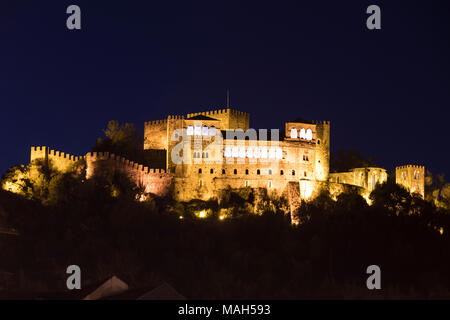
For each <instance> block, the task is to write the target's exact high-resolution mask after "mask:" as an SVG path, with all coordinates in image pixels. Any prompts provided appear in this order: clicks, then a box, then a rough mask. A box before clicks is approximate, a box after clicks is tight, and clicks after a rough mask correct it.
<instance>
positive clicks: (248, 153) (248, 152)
mask: <svg viewBox="0 0 450 320" xmlns="http://www.w3.org/2000/svg"><path fill="white" fill-rule="evenodd" d="M247 158H253V150H252V148H247Z"/></svg>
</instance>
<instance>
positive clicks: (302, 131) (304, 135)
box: [300, 128, 306, 139]
mask: <svg viewBox="0 0 450 320" xmlns="http://www.w3.org/2000/svg"><path fill="white" fill-rule="evenodd" d="M300 139H306V131H305V129H304V128H302V129H301V130H300Z"/></svg>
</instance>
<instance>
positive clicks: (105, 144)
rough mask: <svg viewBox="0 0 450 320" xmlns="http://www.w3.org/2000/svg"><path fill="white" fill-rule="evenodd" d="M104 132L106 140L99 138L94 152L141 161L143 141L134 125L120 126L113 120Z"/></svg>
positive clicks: (93, 149)
mask: <svg viewBox="0 0 450 320" xmlns="http://www.w3.org/2000/svg"><path fill="white" fill-rule="evenodd" d="M103 132H104V134H105V136H106V138H98V139H97V143H96V144H95V146H94V147H93V148H92V151H94V152H105V151H107V152H111V153H114V154H116V155H120V156H122V157H125V158H127V159H129V160H134V161H139V160H141V158H142V146H143V139H142V137H141V136H140V135H139V134H138V132H137V130H136V127H135V126H134V124H132V123H125V124H122V125H120V124H119V122H118V121H117V120H111V121H109V122H108V126H107V128H106V129H105V130H103Z"/></svg>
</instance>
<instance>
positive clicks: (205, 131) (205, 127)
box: [202, 126, 209, 136]
mask: <svg viewBox="0 0 450 320" xmlns="http://www.w3.org/2000/svg"><path fill="white" fill-rule="evenodd" d="M208 134H209V131H208V127H207V126H203V128H202V136H207V135H208Z"/></svg>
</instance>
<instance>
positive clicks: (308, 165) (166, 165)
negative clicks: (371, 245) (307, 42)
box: [31, 109, 424, 201]
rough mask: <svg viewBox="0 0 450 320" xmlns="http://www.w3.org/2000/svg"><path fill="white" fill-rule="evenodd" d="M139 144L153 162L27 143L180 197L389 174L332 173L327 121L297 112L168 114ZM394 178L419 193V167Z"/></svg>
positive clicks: (366, 187) (298, 193) (303, 187)
mask: <svg viewBox="0 0 450 320" xmlns="http://www.w3.org/2000/svg"><path fill="white" fill-rule="evenodd" d="M143 148H144V150H145V151H146V152H148V153H149V154H152V155H153V156H152V159H153V160H152V163H150V166H144V165H142V164H138V163H134V162H132V161H129V160H127V159H124V158H122V157H119V156H116V155H114V154H110V153H107V152H105V153H88V154H86V155H85V156H82V157H73V156H70V155H66V154H64V153H61V152H57V151H53V150H49V149H48V148H47V147H32V148H31V160H35V159H39V158H41V159H42V158H43V159H51V160H52V162H53V163H54V164H55V165H56V168H57V169H59V170H60V171H64V170H67V168H68V167H69V166H70V165H71V164H73V163H74V162H76V161H78V160H81V159H82V160H85V161H86V175H87V178H90V177H91V176H92V175H93V174H94V173H95V172H96V170H98V168H99V167H102V168H107V170H109V171H120V172H122V173H125V174H126V175H127V176H128V177H129V178H130V179H131V180H132V181H134V182H135V183H136V184H137V185H140V186H143V187H144V188H145V191H146V192H147V193H152V194H156V195H159V196H161V195H165V194H167V193H168V192H173V195H174V197H175V198H176V199H177V200H179V201H189V200H191V199H203V200H208V199H210V198H215V197H218V195H219V193H220V192H221V190H223V189H226V188H229V187H231V188H244V187H249V188H255V189H257V188H258V189H259V188H264V189H266V190H267V191H268V192H269V193H276V194H279V195H282V194H285V195H287V196H288V197H290V198H292V197H293V195H295V197H296V198H299V199H305V200H307V199H310V198H312V197H314V196H315V195H316V194H317V193H318V192H319V191H320V190H321V189H322V188H329V190H330V191H331V193H332V194H335V195H336V194H338V193H339V192H342V190H343V189H344V187H345V186H349V185H350V186H355V187H357V188H359V189H360V191H361V193H362V194H363V195H368V194H369V193H370V191H372V190H373V189H374V188H375V186H376V184H378V183H382V182H384V181H386V180H387V173H386V170H385V169H383V168H375V167H368V168H354V169H352V170H350V171H349V172H342V173H331V174H330V172H329V169H330V122H329V121H306V120H303V119H296V120H293V121H289V122H286V123H285V125H284V130H283V131H279V130H275V129H271V130H266V129H260V130H255V129H252V128H250V115H249V114H248V113H245V112H241V111H237V110H232V109H221V110H213V111H207V112H200V113H191V114H187V115H171V116H168V117H167V119H163V120H156V121H149V122H145V127H144V145H143ZM396 181H397V183H399V184H401V185H403V186H405V187H406V188H407V189H408V190H410V191H411V192H417V193H419V194H421V195H422V197H423V196H424V167H420V166H412V165H408V166H403V167H397V169H396ZM291 200H292V199H290V201H291ZM296 200H298V199H296Z"/></svg>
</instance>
